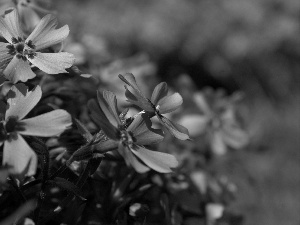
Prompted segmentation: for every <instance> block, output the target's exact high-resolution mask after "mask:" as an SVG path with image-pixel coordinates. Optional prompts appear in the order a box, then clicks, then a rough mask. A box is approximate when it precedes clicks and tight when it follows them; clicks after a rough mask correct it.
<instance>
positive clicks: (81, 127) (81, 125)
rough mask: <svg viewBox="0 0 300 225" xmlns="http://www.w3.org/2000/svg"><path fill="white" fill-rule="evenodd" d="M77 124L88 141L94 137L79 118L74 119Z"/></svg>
mask: <svg viewBox="0 0 300 225" xmlns="http://www.w3.org/2000/svg"><path fill="white" fill-rule="evenodd" d="M74 121H75V124H76V126H77V128H78V130H79V132H80V134H81V135H82V136H83V137H84V138H85V140H86V141H87V142H90V141H91V140H92V139H93V135H92V134H91V133H90V132H89V130H88V129H87V128H86V126H84V124H83V123H81V122H80V121H79V120H78V119H74Z"/></svg>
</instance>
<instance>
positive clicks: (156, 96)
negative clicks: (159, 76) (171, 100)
mask: <svg viewBox="0 0 300 225" xmlns="http://www.w3.org/2000/svg"><path fill="white" fill-rule="evenodd" d="M167 94H168V85H167V83H166V82H161V83H160V84H158V85H157V86H156V87H155V88H154V91H153V93H152V96H151V102H152V103H153V105H157V102H158V101H159V100H161V99H162V98H164V97H166V96H167Z"/></svg>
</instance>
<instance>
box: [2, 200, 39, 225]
mask: <svg viewBox="0 0 300 225" xmlns="http://www.w3.org/2000/svg"><path fill="white" fill-rule="evenodd" d="M35 207H36V201H35V200H29V201H27V202H26V203H24V204H23V205H21V206H20V207H19V208H18V209H17V210H16V211H14V212H13V213H12V214H11V215H9V216H8V217H6V218H5V219H2V220H1V221H0V224H1V225H6V224H7V225H8V224H19V223H18V221H19V220H20V219H21V218H23V217H25V216H26V215H28V214H29V213H30V212H32V211H33V210H34V209H35Z"/></svg>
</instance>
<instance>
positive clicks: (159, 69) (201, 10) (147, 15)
mask: <svg viewBox="0 0 300 225" xmlns="http://www.w3.org/2000/svg"><path fill="white" fill-rule="evenodd" d="M54 2H55V4H54V5H55V9H56V10H57V11H58V17H59V21H60V23H61V24H62V25H63V24H68V25H69V26H70V30H71V35H70V36H69V39H68V41H66V43H65V51H68V52H72V53H74V54H75V55H76V57H77V61H76V63H77V65H78V66H81V67H82V68H87V71H86V72H89V73H91V74H92V75H93V76H96V77H99V78H100V79H101V85H102V86H109V89H113V91H115V92H116V93H118V92H120V94H123V93H124V88H123V85H122V83H121V82H120V81H118V78H117V75H118V74H119V73H126V72H132V73H133V74H134V75H135V76H136V77H137V80H139V81H140V83H141V86H143V89H146V90H147V88H148V89H150V90H152V87H153V85H155V84H157V83H158V82H159V81H166V82H168V84H170V86H171V87H172V88H173V90H177V91H179V92H180V93H181V94H182V95H183V97H184V102H186V103H185V107H186V108H189V107H190V108H192V107H193V106H191V105H188V104H189V101H190V100H191V98H192V94H193V93H196V92H198V91H202V90H203V89H204V88H206V87H210V88H212V89H213V90H218V89H220V88H222V89H223V90H224V91H225V93H226V94H227V95H228V94H232V93H236V92H237V91H238V92H240V93H243V103H242V107H241V109H242V110H241V114H242V115H243V117H244V118H246V119H245V127H247V132H248V134H249V144H248V145H247V147H246V148H244V149H243V150H236V151H230V152H229V154H226V155H220V156H219V157H216V159H214V161H213V163H212V165H211V168H212V171H218V173H219V174H224V175H225V176H227V177H229V179H230V180H231V181H232V182H233V183H235V184H236V186H237V190H238V191H237V195H236V199H235V201H234V202H233V203H232V204H231V205H230V208H232V209H233V210H235V211H238V212H240V213H242V214H243V215H245V224H247V225H252V224H257V225H259V224H262V225H275V224H278V225H280V224H285V225H296V224H299V223H300V216H299V212H300V201H299V199H300V142H299V138H300V118H299V115H300V92H299V91H300V89H299V87H300V22H299V21H300V1H299V0H285V1H280V0H252V1H250V0H227V1H217V0H185V1H183V0H151V1H142V0H123V1H117V0H85V1H81V0H77V1H75V0H65V1H58V0H56V1H54ZM142 81H143V82H142ZM191 110H192V109H191ZM183 111H184V110H183ZM182 121H184V119H182ZM184 125H186V126H187V127H188V128H189V129H192V130H193V129H194V130H195V129H196V130H197V128H195V127H192V126H191V125H189V124H188V123H187V124H184ZM189 126H191V127H189ZM196 133H197V132H196ZM196 133H195V135H197V134H196Z"/></svg>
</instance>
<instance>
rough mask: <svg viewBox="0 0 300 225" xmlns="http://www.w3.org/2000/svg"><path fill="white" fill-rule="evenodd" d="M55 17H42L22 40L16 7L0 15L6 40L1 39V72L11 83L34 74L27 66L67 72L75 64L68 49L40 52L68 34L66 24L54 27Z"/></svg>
mask: <svg viewBox="0 0 300 225" xmlns="http://www.w3.org/2000/svg"><path fill="white" fill-rule="evenodd" d="M56 26H57V20H56V18H55V17H54V16H52V15H50V14H49V15H47V16H45V17H43V18H42V20H41V21H40V22H39V24H38V25H37V26H36V27H35V29H34V30H33V31H32V33H31V34H30V35H29V36H28V37H27V38H26V39H25V38H24V35H23V32H22V30H21V28H20V21H19V16H18V14H17V11H16V9H13V10H12V11H11V12H9V13H8V14H6V15H5V17H4V18H2V17H0V34H2V36H3V37H4V38H5V39H6V40H7V41H8V43H3V42H0V62H1V66H3V65H6V64H7V66H6V68H5V69H4V70H3V74H4V75H5V77H6V78H7V79H9V80H11V81H12V82H13V83H16V82H18V81H22V82H25V81H27V80H28V79H32V78H34V77H35V76H36V75H35V73H34V72H33V71H32V70H31V67H30V65H31V64H32V65H34V66H36V67H38V68H39V69H40V70H42V71H44V72H45V73H48V74H58V73H64V72H66V70H65V69H66V68H69V67H71V66H72V64H73V63H74V60H75V58H74V56H73V55H72V54H70V53H67V52H59V53H43V52H41V50H43V49H46V48H48V47H50V46H52V45H55V44H58V43H60V42H62V41H63V40H64V39H65V38H66V37H67V36H68V34H69V27H68V26H67V25H65V26H63V27H61V28H59V29H55V28H56Z"/></svg>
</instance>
